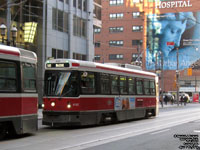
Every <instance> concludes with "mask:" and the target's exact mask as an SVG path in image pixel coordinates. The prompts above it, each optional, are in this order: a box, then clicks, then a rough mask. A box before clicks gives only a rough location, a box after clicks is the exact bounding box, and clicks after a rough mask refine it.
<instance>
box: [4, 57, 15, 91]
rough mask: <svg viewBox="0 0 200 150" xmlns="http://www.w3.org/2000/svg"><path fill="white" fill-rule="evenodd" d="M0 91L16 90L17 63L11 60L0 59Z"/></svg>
mask: <svg viewBox="0 0 200 150" xmlns="http://www.w3.org/2000/svg"><path fill="white" fill-rule="evenodd" d="M0 70H1V71H0V91H1V92H13V91H15V92H16V91H17V74H16V73H17V65H16V64H15V63H13V62H4V61H0Z"/></svg>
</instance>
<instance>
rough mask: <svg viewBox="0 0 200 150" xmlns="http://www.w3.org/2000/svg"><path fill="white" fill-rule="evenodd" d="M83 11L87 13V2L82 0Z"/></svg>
mask: <svg viewBox="0 0 200 150" xmlns="http://www.w3.org/2000/svg"><path fill="white" fill-rule="evenodd" d="M83 11H87V0H83Z"/></svg>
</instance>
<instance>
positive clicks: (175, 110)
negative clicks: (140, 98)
mask: <svg viewBox="0 0 200 150" xmlns="http://www.w3.org/2000/svg"><path fill="white" fill-rule="evenodd" d="M199 114H200V104H189V105H187V106H179V107H177V106H176V105H174V106H171V105H169V106H167V107H164V108H162V109H160V113H159V115H158V116H157V117H156V118H152V119H140V120H136V121H129V122H124V123H118V124H111V125H105V126H94V127H87V128H50V127H47V126H42V125H41V120H39V126H40V129H39V131H38V132H37V133H35V134H27V135H23V136H19V137H16V138H11V139H5V140H3V141H0V150H80V149H88V150H99V149H101V150H102V149H105V150H108V149H111V150H118V149H119V150H126V149H127V150H135V149H137V150H143V149H144V150H146V149H147V150H151V149H152V150H154V149H159V150H165V149H167V148H168V149H170V150H174V149H175V150H176V149H178V147H179V146H180V145H181V143H182V141H180V139H178V138H174V137H173V136H174V134H181V135H182V134H199V133H198V132H195V133H194V132H193V131H194V130H196V131H198V130H200V129H199V128H198V127H200V126H198V125H199V123H200V121H199V120H200V115H199ZM170 146H171V147H170Z"/></svg>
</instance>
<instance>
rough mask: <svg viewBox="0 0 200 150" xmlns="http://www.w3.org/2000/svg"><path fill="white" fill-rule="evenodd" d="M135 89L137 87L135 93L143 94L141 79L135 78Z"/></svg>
mask: <svg viewBox="0 0 200 150" xmlns="http://www.w3.org/2000/svg"><path fill="white" fill-rule="evenodd" d="M136 89H137V94H138V95H142V94H143V81H142V79H137V80H136Z"/></svg>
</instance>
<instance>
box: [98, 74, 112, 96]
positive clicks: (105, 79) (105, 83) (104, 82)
mask: <svg viewBox="0 0 200 150" xmlns="http://www.w3.org/2000/svg"><path fill="white" fill-rule="evenodd" d="M100 86H101V94H110V77H109V74H105V73H101V74H100Z"/></svg>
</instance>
